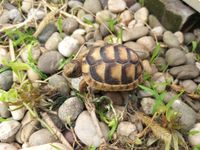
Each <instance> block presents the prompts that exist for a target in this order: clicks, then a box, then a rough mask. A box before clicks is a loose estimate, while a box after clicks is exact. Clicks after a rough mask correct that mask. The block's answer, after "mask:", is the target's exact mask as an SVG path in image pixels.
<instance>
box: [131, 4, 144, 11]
mask: <svg viewBox="0 0 200 150" xmlns="http://www.w3.org/2000/svg"><path fill="white" fill-rule="evenodd" d="M141 7H142V6H141V4H140V3H135V4H133V5H132V6H131V7H130V8H129V9H130V10H131V11H132V12H136V11H138V10H139V9H140V8H141Z"/></svg>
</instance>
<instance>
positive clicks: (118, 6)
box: [108, 0, 126, 13]
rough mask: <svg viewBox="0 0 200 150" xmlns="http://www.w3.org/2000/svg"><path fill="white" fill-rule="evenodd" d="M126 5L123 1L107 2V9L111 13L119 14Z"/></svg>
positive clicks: (109, 0) (113, 0)
mask: <svg viewBox="0 0 200 150" xmlns="http://www.w3.org/2000/svg"><path fill="white" fill-rule="evenodd" d="M125 8H126V3H125V1H124V0H108V9H109V10H110V11H111V12H113V13H119V12H122V11H123V10H125Z"/></svg>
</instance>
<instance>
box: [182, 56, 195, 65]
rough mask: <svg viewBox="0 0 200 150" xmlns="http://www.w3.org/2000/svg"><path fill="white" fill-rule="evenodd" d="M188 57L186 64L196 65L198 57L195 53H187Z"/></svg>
mask: <svg viewBox="0 0 200 150" xmlns="http://www.w3.org/2000/svg"><path fill="white" fill-rule="evenodd" d="M185 57H186V64H195V59H196V56H195V54H194V53H187V54H186V55H185Z"/></svg>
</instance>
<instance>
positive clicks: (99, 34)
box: [94, 30, 102, 41]
mask: <svg viewBox="0 0 200 150" xmlns="http://www.w3.org/2000/svg"><path fill="white" fill-rule="evenodd" d="M94 40H95V41H98V40H102V35H101V33H100V31H99V30H95V32H94Z"/></svg>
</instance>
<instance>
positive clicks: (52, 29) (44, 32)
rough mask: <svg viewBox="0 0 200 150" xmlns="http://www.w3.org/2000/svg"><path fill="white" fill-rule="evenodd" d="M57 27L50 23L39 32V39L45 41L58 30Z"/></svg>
mask: <svg viewBox="0 0 200 150" xmlns="http://www.w3.org/2000/svg"><path fill="white" fill-rule="evenodd" d="M56 30H57V28H56V26H55V25H54V23H49V24H48V25H47V26H46V27H45V28H44V29H43V30H42V32H41V33H40V34H39V36H38V40H39V41H40V42H41V43H45V42H46V41H47V40H48V39H49V37H50V36H51V35H52V34H53V33H54V32H56Z"/></svg>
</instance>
